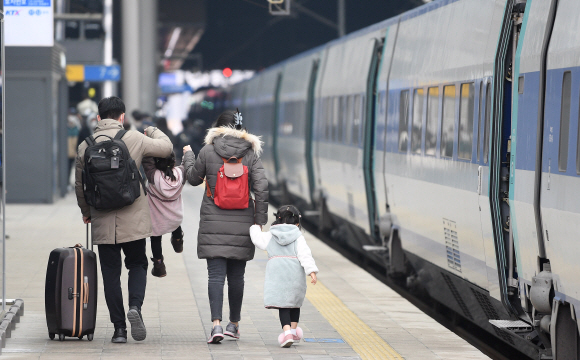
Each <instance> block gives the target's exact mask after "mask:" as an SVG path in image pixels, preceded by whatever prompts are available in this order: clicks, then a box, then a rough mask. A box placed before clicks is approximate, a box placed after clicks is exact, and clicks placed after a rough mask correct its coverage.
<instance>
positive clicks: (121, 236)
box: [75, 96, 173, 343]
mask: <svg viewBox="0 0 580 360" xmlns="http://www.w3.org/2000/svg"><path fill="white" fill-rule="evenodd" d="M98 109H99V116H98V118H97V119H98V125H97V128H96V129H95V133H94V135H92V136H91V137H89V138H87V140H85V141H84V142H83V143H81V144H80V145H79V147H78V153H77V158H76V181H75V191H76V196H77V202H78V205H79V207H80V208H81V212H82V216H83V222H84V223H87V224H88V223H91V224H92V239H93V243H94V244H96V245H98V248H99V261H100V264H101V273H102V275H103V286H104V288H105V299H106V301H107V307H108V308H109V315H110V318H111V322H112V323H113V324H114V326H115V333H114V335H113V338H112V342H114V343H125V342H127V330H126V328H127V325H126V322H125V310H124V306H123V294H122V292H121V266H122V262H121V260H122V258H121V251H123V253H124V254H125V267H126V268H127V269H128V270H129V284H128V285H129V311H128V312H127V318H128V319H129V322H130V323H131V335H132V337H133V339H134V340H136V341H141V340H144V339H145V337H146V335H147V332H146V329H145V324H144V323H143V318H142V316H141V305H142V304H143V299H144V297H145V287H146V284H147V267H148V261H147V256H146V253H145V247H146V242H145V238H147V237H149V236H151V234H152V233H151V217H150V215H149V204H148V203H147V199H146V194H145V192H144V189H143V180H142V179H141V178H140V175H139V167H140V165H141V160H142V159H143V157H145V156H155V157H162V158H164V157H167V156H169V154H171V150H172V147H173V146H172V144H171V141H169V138H167V136H165V134H163V133H162V132H161V131H159V130H157V129H156V128H154V127H149V128H147V129H145V135H143V134H141V133H139V132H137V131H132V130H130V131H125V130H124V129H123V122H124V120H125V104H124V103H123V101H122V100H121V99H119V98H118V97H115V96H112V97H108V98H104V99H102V100H101V101H100V102H99V105H98Z"/></svg>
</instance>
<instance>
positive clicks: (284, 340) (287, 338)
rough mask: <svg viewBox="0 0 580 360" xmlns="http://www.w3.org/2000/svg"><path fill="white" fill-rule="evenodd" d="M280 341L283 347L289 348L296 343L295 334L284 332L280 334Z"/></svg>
mask: <svg viewBox="0 0 580 360" xmlns="http://www.w3.org/2000/svg"><path fill="white" fill-rule="evenodd" d="M278 342H279V343H280V347H281V348H289V347H290V346H292V344H294V335H292V334H288V335H285V334H284V333H282V334H280V335H278Z"/></svg>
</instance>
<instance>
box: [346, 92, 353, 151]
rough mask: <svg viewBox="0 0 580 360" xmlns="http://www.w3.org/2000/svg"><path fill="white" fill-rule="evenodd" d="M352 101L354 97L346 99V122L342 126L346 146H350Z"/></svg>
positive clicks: (350, 96)
mask: <svg viewBox="0 0 580 360" xmlns="http://www.w3.org/2000/svg"><path fill="white" fill-rule="evenodd" d="M353 101H354V97H353V96H352V95H349V96H347V98H346V110H345V112H346V114H345V115H346V121H345V126H344V131H345V139H346V144H348V145H352V124H353V113H352V112H353Z"/></svg>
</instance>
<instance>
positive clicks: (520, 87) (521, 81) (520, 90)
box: [518, 75, 524, 94]
mask: <svg viewBox="0 0 580 360" xmlns="http://www.w3.org/2000/svg"><path fill="white" fill-rule="evenodd" d="M523 93H524V76H523V75H522V76H520V77H519V78H518V94H523Z"/></svg>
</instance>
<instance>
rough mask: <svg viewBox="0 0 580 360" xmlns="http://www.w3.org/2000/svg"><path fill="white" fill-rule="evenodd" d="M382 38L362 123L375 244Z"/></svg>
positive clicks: (370, 213) (372, 231)
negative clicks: (378, 85) (377, 108)
mask: <svg viewBox="0 0 580 360" xmlns="http://www.w3.org/2000/svg"><path fill="white" fill-rule="evenodd" d="M383 43H384V38H383V39H380V40H376V41H375V48H374V51H373V57H372V60H371V66H370V69H369V75H368V84H367V96H366V104H365V106H366V111H365V114H366V119H365V122H364V125H365V128H364V139H365V140H364V150H363V171H364V178H365V189H366V195H367V207H368V216H369V229H370V236H371V238H373V239H374V240H375V242H377V243H381V237H380V234H379V228H378V217H377V215H378V214H377V210H376V209H377V200H376V196H375V182H374V180H375V179H374V170H375V158H374V151H375V141H376V132H375V104H376V101H377V76H378V73H379V65H380V63H381V55H382V50H383Z"/></svg>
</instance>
